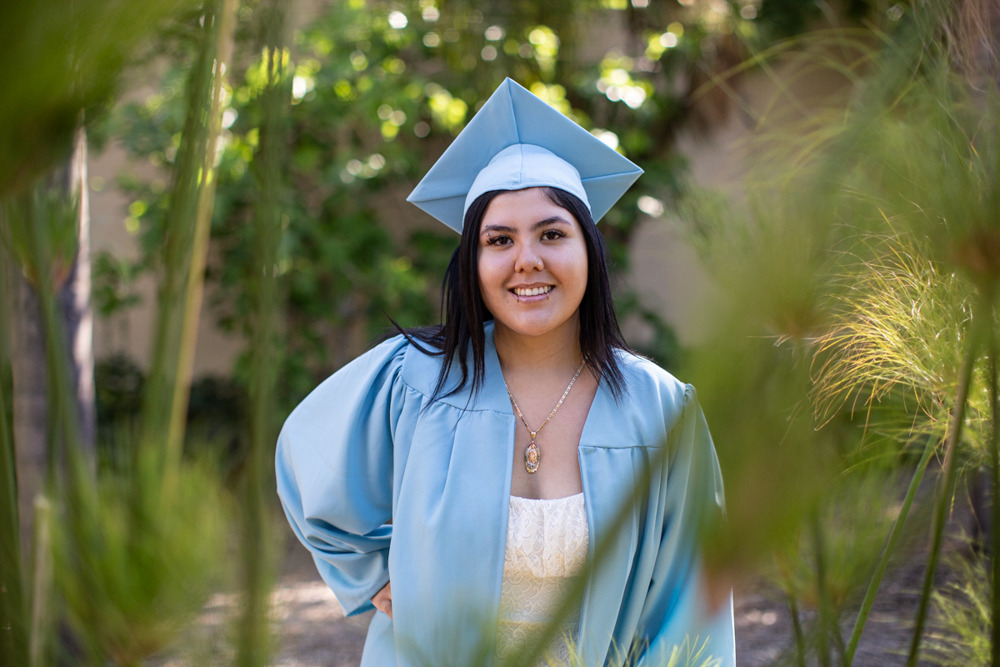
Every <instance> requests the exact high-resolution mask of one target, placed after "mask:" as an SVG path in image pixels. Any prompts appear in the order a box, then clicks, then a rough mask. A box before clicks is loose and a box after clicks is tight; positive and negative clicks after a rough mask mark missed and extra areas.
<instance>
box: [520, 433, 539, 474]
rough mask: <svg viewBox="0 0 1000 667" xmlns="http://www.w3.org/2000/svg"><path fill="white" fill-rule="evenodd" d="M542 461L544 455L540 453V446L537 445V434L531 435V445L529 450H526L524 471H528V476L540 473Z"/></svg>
mask: <svg viewBox="0 0 1000 667" xmlns="http://www.w3.org/2000/svg"><path fill="white" fill-rule="evenodd" d="M541 461H542V453H541V452H540V451H538V445H536V444H535V434H534V433H532V434H531V444H530V445H528V448H527V449H526V450H524V469H525V470H527V471H528V474H534V473H536V472H538V464H539V463H541Z"/></svg>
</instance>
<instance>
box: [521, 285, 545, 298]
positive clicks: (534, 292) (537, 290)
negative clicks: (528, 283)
mask: <svg viewBox="0 0 1000 667" xmlns="http://www.w3.org/2000/svg"><path fill="white" fill-rule="evenodd" d="M551 291H552V285H546V286H545V287H532V288H528V289H525V288H516V289H514V293H515V294H517V295H518V296H538V295H539V294H548V293H549V292H551Z"/></svg>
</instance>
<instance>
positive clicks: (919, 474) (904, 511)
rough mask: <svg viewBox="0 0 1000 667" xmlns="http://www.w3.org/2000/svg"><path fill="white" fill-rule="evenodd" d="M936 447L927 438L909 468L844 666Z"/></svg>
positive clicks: (850, 660) (858, 638)
mask: <svg viewBox="0 0 1000 667" xmlns="http://www.w3.org/2000/svg"><path fill="white" fill-rule="evenodd" d="M936 448H937V441H936V440H934V439H933V438H928V439H927V444H925V445H924V453H923V454H922V455H921V456H920V461H919V462H918V463H917V469H916V470H914V471H913V477H912V478H911V479H910V486H909V488H908V489H907V490H906V497H905V498H903V504H902V506H901V507H900V508H899V514H898V515H897V516H896V520H895V522H893V524H892V530H891V531H889V537H888V539H887V540H886V543H885V547H884V548H883V549H882V555H881V556H880V557H879V561H878V565H876V566H875V572H874V573H873V574H872V578H871V581H869V582H868V591H867V592H866V593H865V599H864V601H863V602H862V603H861V609H860V610H859V611H858V617H857V619H856V620H855V621H854V630H852V631H851V639H850V641H849V642H848V644H847V651H846V652H845V654H844V665H845V667H850V665H851V664H852V663H853V661H854V654H855V652H856V651H857V650H858V642H860V641H861V633H862V632H864V629H865V624H866V623H867V622H868V616H869V615H870V614H871V611H872V605H873V604H875V597H876V596H877V595H878V589H879V586H881V585H882V578H883V577H884V576H885V571H886V570H887V569H888V568H889V560H890V559H891V558H892V554H893V553H894V552H895V551H896V545H897V544H899V538H900V537H901V536H902V535H903V527H904V525H905V524H906V518H907V517H908V516H909V514H910V508H911V507H912V506H913V499H914V498H916V496H917V490H918V489H919V488H920V483H921V482H922V481H923V479H924V473H925V472H926V471H927V464H928V463H929V462H930V460H931V454H933V453H934V450H935V449H936Z"/></svg>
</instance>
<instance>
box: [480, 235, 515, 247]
mask: <svg viewBox="0 0 1000 667" xmlns="http://www.w3.org/2000/svg"><path fill="white" fill-rule="evenodd" d="M511 242H512V241H511V240H510V237H509V236H506V235H504V234H501V235H499V236H490V237H489V239H488V240H487V241H486V245H507V244H508V243H511Z"/></svg>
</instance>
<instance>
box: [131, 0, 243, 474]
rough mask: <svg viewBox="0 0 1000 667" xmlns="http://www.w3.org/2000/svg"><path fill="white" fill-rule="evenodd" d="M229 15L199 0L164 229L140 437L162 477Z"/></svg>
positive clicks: (227, 4) (204, 235) (203, 218)
mask: <svg viewBox="0 0 1000 667" xmlns="http://www.w3.org/2000/svg"><path fill="white" fill-rule="evenodd" d="M234 12H235V1H234V0H206V2H205V10H204V13H203V15H202V22H203V28H202V33H201V36H200V43H199V46H198V55H197V58H196V60H195V63H194V65H193V66H192V69H191V76H190V79H189V80H188V91H187V96H188V109H187V116H186V118H185V122H184V129H183V131H182V133H181V142H180V147H179V148H178V151H177V162H176V168H175V170H174V176H173V183H172V189H171V195H170V208H169V211H168V213H167V219H166V223H165V224H166V229H165V230H164V231H165V241H164V254H163V270H164V274H163V280H162V283H161V285H160V293H159V300H158V313H157V324H156V334H155V339H154V344H153V359H152V363H151V371H150V375H149V381H148V389H147V391H146V395H145V397H144V405H143V438H144V441H145V442H147V443H149V442H152V443H162V446H163V448H164V457H165V458H164V464H165V465H164V474H166V475H167V476H168V477H169V475H170V474H171V471H172V470H173V469H175V468H176V466H177V464H178V462H179V460H180V455H181V450H182V445H183V440H184V423H185V416H186V413H187V403H188V392H189V389H190V381H191V367H192V363H193V360H194V345H195V338H196V334H197V330H198V315H199V313H200V310H201V295H202V287H203V281H204V274H205V259H206V254H207V252H208V232H209V230H210V228H211V219H212V208H213V202H214V199H215V169H214V164H215V143H216V140H217V138H218V135H219V129H220V128H221V124H222V117H221V116H222V108H221V96H222V81H223V76H224V73H225V67H226V63H227V61H228V57H229V53H230V51H231V45H232V32H233V18H234Z"/></svg>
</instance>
